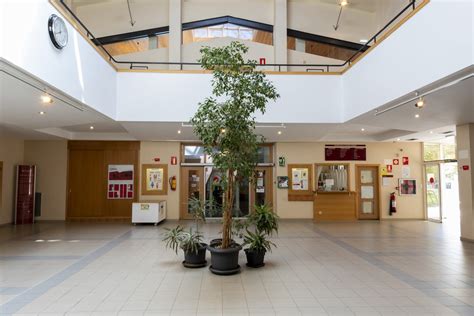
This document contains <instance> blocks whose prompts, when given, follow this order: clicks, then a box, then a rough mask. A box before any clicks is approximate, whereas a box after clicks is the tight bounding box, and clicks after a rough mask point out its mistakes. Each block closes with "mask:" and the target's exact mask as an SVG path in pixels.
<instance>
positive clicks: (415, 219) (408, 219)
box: [380, 217, 426, 221]
mask: <svg viewBox="0 0 474 316" xmlns="http://www.w3.org/2000/svg"><path fill="white" fill-rule="evenodd" d="M380 220H381V221H426V219H424V218H390V217H386V218H381V219H380Z"/></svg>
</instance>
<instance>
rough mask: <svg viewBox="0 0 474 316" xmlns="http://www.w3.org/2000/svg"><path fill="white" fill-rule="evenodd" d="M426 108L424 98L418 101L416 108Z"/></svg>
mask: <svg viewBox="0 0 474 316" xmlns="http://www.w3.org/2000/svg"><path fill="white" fill-rule="evenodd" d="M424 106H425V100H424V99H423V98H419V99H418V101H417V102H416V103H415V107H416V108H419V109H421V108H423V107H424Z"/></svg>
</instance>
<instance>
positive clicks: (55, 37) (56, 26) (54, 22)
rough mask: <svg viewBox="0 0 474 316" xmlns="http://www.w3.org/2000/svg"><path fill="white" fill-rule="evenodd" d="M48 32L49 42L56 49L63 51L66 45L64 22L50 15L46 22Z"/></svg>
mask: <svg viewBox="0 0 474 316" xmlns="http://www.w3.org/2000/svg"><path fill="white" fill-rule="evenodd" d="M48 32H49V37H50V38H51V42H53V45H54V46H55V47H56V48H57V49H63V48H64V47H65V46H66V45H67V39H68V34H67V27H66V23H64V20H63V19H61V18H60V17H59V16H57V15H55V14H52V15H51V16H50V17H49V20H48Z"/></svg>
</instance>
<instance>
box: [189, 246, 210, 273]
mask: <svg viewBox="0 0 474 316" xmlns="http://www.w3.org/2000/svg"><path fill="white" fill-rule="evenodd" d="M206 249H207V244H205V243H201V247H199V248H198V252H197V253H196V252H194V251H185V252H184V261H183V266H185V267H186V268H202V267H205V266H206V264H207V261H206Z"/></svg>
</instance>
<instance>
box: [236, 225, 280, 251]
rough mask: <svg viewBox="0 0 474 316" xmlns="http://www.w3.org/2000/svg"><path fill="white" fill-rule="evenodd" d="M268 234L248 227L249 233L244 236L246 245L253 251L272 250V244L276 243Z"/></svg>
mask: <svg viewBox="0 0 474 316" xmlns="http://www.w3.org/2000/svg"><path fill="white" fill-rule="evenodd" d="M266 236H267V235H266V234H265V233H264V232H261V231H255V232H251V231H249V230H248V229H247V233H246V234H245V236H244V244H243V245H244V246H248V249H250V250H252V251H270V252H271V251H272V246H273V247H276V245H275V244H274V243H273V242H271V241H270V240H268V239H267V238H266Z"/></svg>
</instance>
